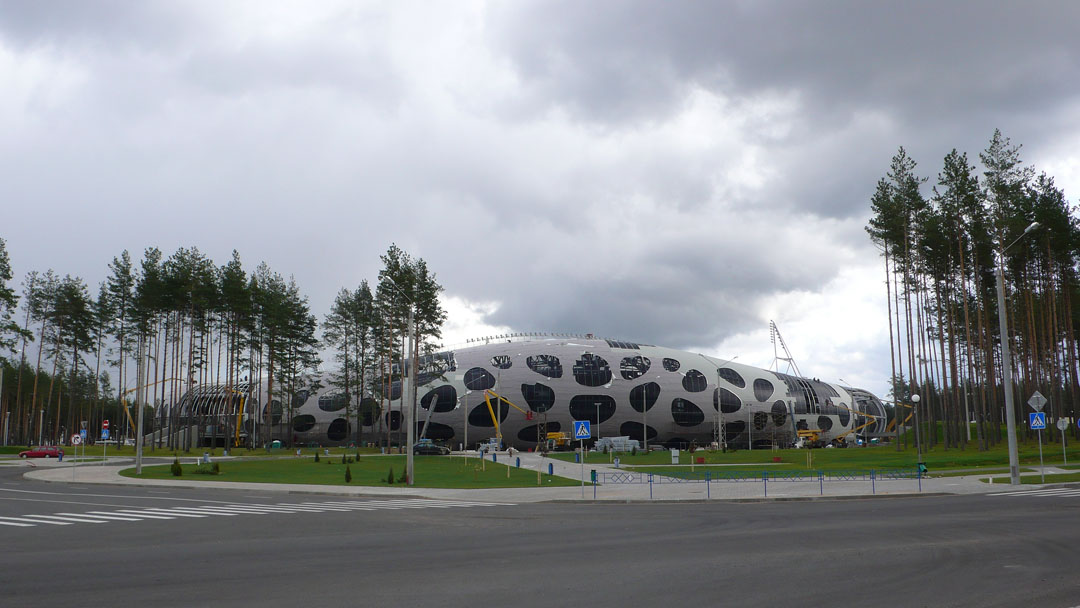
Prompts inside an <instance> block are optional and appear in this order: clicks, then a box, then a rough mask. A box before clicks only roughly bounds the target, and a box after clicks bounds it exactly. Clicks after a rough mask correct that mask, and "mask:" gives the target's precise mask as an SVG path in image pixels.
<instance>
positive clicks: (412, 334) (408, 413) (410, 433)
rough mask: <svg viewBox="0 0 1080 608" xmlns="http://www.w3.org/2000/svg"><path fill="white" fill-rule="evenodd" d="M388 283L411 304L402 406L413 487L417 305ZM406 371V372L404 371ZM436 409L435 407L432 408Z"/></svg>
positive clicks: (409, 479) (407, 467)
mask: <svg viewBox="0 0 1080 608" xmlns="http://www.w3.org/2000/svg"><path fill="white" fill-rule="evenodd" d="M383 278H384V279H385V280H386V282H388V283H390V285H391V286H392V287H393V288H394V289H396V290H397V292H398V293H399V294H401V297H403V298H405V301H406V302H408V303H409V347H408V348H409V393H408V397H407V399H408V402H407V404H402V406H403V407H402V409H403V410H405V411H404V414H405V445H406V446H407V447H406V452H405V483H406V485H410V486H411V485H413V470H414V469H413V465H414V462H413V444H414V443H415V442H416V425H415V424H413V419H412V418H413V411H412V409H413V403H414V402H415V401H416V369H417V360H416V352H415V350H416V347H415V341H416V323H415V319H414V317H413V313H414V311H415V309H416V303H415V302H413V300H412V299H411V298H409V296H407V295H405V293H404V292H403V291H402V290H401V288H400V287H398V284H397V283H395V282H394V279H392V278H390V277H389V276H384V277H383ZM402 371H404V370H402ZM432 407H434V406H432Z"/></svg>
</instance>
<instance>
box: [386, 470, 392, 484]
mask: <svg viewBox="0 0 1080 608" xmlns="http://www.w3.org/2000/svg"><path fill="white" fill-rule="evenodd" d="M386 483H388V484H390V485H394V467H390V472H389V473H388V474H387V475H386Z"/></svg>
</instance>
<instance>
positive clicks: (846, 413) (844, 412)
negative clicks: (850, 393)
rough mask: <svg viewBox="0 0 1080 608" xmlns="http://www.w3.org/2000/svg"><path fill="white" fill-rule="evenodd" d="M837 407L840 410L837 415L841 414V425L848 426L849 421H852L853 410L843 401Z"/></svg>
mask: <svg viewBox="0 0 1080 608" xmlns="http://www.w3.org/2000/svg"><path fill="white" fill-rule="evenodd" d="M837 409H838V410H840V411H839V412H837V415H838V416H840V426H844V427H846V426H847V425H848V422H850V421H851V410H849V409H848V406H847V404H846V403H841V404H840V406H839V407H838V408H837Z"/></svg>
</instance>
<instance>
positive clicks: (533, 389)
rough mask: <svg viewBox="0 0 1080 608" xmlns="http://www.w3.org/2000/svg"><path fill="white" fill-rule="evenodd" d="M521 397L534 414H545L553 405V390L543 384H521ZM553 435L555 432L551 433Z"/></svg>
mask: <svg viewBox="0 0 1080 608" xmlns="http://www.w3.org/2000/svg"><path fill="white" fill-rule="evenodd" d="M521 396H522V397H523V398H524V399H525V404H526V405H528V406H529V409H530V410H532V411H534V412H546V411H548V410H550V409H551V408H552V406H554V405H555V389H553V388H551V387H550V386H547V385H545V384H540V383H539V382H537V383H536V384H522V385H521ZM552 432H553V433H554V432H555V431H552Z"/></svg>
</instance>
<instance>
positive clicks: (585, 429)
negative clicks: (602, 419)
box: [574, 420, 592, 439]
mask: <svg viewBox="0 0 1080 608" xmlns="http://www.w3.org/2000/svg"><path fill="white" fill-rule="evenodd" d="M590 437H592V428H591V425H590V423H589V421H588V420H575V421H574V439H588V438H590Z"/></svg>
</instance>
